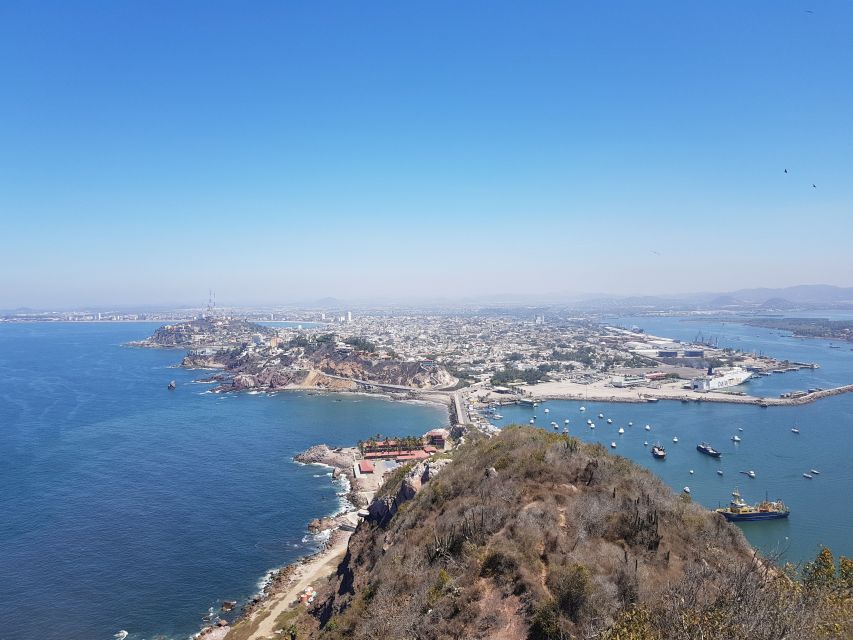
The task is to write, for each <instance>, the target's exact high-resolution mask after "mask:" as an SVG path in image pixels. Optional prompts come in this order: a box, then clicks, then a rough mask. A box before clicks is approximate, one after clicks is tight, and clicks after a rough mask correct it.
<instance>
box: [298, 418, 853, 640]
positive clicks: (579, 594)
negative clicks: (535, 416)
mask: <svg viewBox="0 0 853 640" xmlns="http://www.w3.org/2000/svg"><path fill="white" fill-rule="evenodd" d="M444 464H445V465H446V466H444V468H443V469H441V473H440V474H438V475H434V474H433V476H434V477H430V478H429V481H428V482H422V481H421V482H418V483H417V485H418V486H417V487H414V485H413V484H412V482H411V479H410V478H408V475H411V471H409V470H407V469H402V470H401V472H400V473H396V474H393V475H392V476H391V478H390V480H389V481H388V483H386V486H385V487H384V488H383V490H382V491H381V492H380V502H382V501H384V502H382V504H383V505H385V506H383V507H381V508H380V507H376V506H374V507H372V508H371V510H370V512H371V516H370V517H369V518H367V519H366V520H365V521H364V522H363V523H362V524H361V525H360V526H359V528H358V530H357V531H356V532H355V533H354V534H353V536H352V538H351V539H350V542H349V548H348V551H347V553H346V556H345V558H344V560H343V562H342V563H341V564H340V566H339V568H338V570H337V573H336V575H335V576H334V577H333V578H332V579H331V581H330V583H329V584H328V585H326V587H325V588H321V590H320V591H321V593H320V595H321V597H320V598H319V599H318V600H317V603H315V605H314V606H313V607H312V608H310V609H308V610H303V609H302V608H299V609H298V610H296V611H295V613H294V615H295V617H293V616H290V617H289V618H288V620H289V624H291V625H292V626H290V627H289V628H290V633H291V637H298V638H328V639H338V638H340V639H343V638H355V639H359V638H364V639H367V638H412V639H415V638H417V639H424V640H426V639H436V640H438V639H445V638H446V639H449V638H495V639H499V640H516V639H518V640H521V639H524V638H532V639H543V640H544V639H546V638H554V639H564V638H609V639H614V640H615V639H616V638H619V639H622V640H629V639H636V640H639V639H646V638H652V639H661V640H662V639H664V638H697V639H698V638H738V639H741V638H742V639H744V640H746V639H749V640H764V639H766V640H770V639H782V638H792V639H793V638H804V637H826V638H830V637H831V638H842V637H851V636H850V635H848V634H850V633H851V632H852V631H853V628H851V626H850V613H851V610H853V609H851V593H853V591H851V590H853V570H851V564H850V563H849V562H848V563H847V565H846V566H847V567H848V573H849V574H850V575H848V577H847V581H846V582H845V580H844V579H843V577H842V578H841V579H839V578H835V577H832V578H831V579H829V578H827V580H817V579H814V576H815V575H817V574H818V573H819V571H817V570H815V571H812V573H811V574H808V575H809V576H811V577H809V578H808V579H807V580H806V581H803V582H798V581H797V580H795V579H793V578H792V577H791V576H789V575H787V574H786V573H785V572H784V571H781V570H779V569H777V568H774V567H773V566H772V565H770V564H768V563H765V562H764V561H762V560H760V559H758V558H757V557H756V555H755V553H754V551H753V549H751V547H750V546H749V545H748V544H747V542H746V541H745V539H744V538H743V535H742V534H741V533H740V530H739V529H737V528H736V527H734V526H732V525H730V524H728V523H726V522H725V520H724V519H723V518H721V517H720V516H718V515H716V514H714V513H711V512H709V511H707V510H705V509H704V508H702V507H700V506H697V505H695V504H691V503H690V501H689V499H688V498H686V497H682V496H677V495H675V494H673V492H672V491H671V490H670V489H669V488H667V487H666V486H665V485H664V484H663V483H662V482H660V481H659V480H658V479H657V478H656V477H654V476H653V475H652V474H651V473H650V472H648V471H647V470H645V469H642V468H640V467H638V466H637V465H635V464H633V463H631V462H630V461H628V460H626V459H624V458H620V457H618V456H613V455H610V454H608V452H607V451H606V450H604V449H603V448H602V447H600V446H594V445H586V444H582V443H580V442H579V441H576V440H574V439H571V438H566V437H563V436H559V435H556V434H550V433H548V432H546V431H544V430H539V429H533V428H527V427H513V428H508V429H505V430H503V431H502V432H501V434H500V435H498V436H496V437H494V438H491V439H486V438H484V437H480V438H478V437H473V439H472V437H469V441H468V442H467V443H466V444H464V445H463V446H462V447H460V448H459V449H458V450H457V451H456V452H455V453H454V456H453V458H452V461H451V462H450V463H444ZM416 475H418V478H419V479H420V480H422V479H423V471H420V470H417V473H416ZM407 482H408V485H407V484H406V483H407ZM407 487H408V488H407ZM392 506H393V508H391V507H392ZM830 565H831V563H830ZM824 568H825V567H824ZM834 572H835V568H834V566H832V567H831V570H829V573H831V574H832V575H833V576H834V575H835V574H834ZM845 585H846V586H845Z"/></svg>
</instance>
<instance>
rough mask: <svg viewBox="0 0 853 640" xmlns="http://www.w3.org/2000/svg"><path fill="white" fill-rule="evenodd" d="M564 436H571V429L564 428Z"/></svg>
mask: <svg viewBox="0 0 853 640" xmlns="http://www.w3.org/2000/svg"><path fill="white" fill-rule="evenodd" d="M555 428H556V427H555ZM563 435H564V436H567V435H569V428H568V427H563Z"/></svg>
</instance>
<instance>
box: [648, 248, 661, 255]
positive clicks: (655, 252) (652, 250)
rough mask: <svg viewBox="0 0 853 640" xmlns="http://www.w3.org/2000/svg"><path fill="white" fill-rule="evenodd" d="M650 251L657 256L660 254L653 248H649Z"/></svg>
mask: <svg viewBox="0 0 853 640" xmlns="http://www.w3.org/2000/svg"><path fill="white" fill-rule="evenodd" d="M650 251H651V252H652V253H653V254H655V255H656V256H659V255H660V254H659V253H658V252H657V251H655V250H654V249H651V250H650Z"/></svg>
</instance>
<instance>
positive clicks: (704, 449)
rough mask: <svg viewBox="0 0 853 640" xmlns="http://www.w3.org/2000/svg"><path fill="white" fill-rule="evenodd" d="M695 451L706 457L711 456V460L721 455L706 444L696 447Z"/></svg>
mask: <svg viewBox="0 0 853 640" xmlns="http://www.w3.org/2000/svg"><path fill="white" fill-rule="evenodd" d="M696 451H698V452H699V453H704V454H705V455H706V456H711V457H712V458H719V457H720V456H721V455H723V454H721V453H720V452H719V451H717V450H716V449H715V448H714V447H712V446H711V445H709V444H708V443H707V442H702V443H700V444H697V445H696Z"/></svg>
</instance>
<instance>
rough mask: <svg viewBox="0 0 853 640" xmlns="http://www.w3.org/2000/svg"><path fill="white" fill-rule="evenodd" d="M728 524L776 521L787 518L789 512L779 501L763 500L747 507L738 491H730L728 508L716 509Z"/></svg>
mask: <svg viewBox="0 0 853 640" xmlns="http://www.w3.org/2000/svg"><path fill="white" fill-rule="evenodd" d="M717 513H719V514H721V515H722V516H723V517H724V518H725V519H726V520H728V521H729V522H743V521H748V520H777V519H779V518H787V517H788V516H789V515H790V513H791V510H790V509H789V508H788V507H786V506H785V503H784V502H782V501H781V500H773V501H771V500H767V499H765V500H763V501H761V502H759V503H758V504H756V505H754V506H750V505H748V504H747V503H746V502H745V501H744V499H743V498H741V495H740V491H738V490H737V489H735V490H734V491H732V501H731V502H730V503H729V506H728V507H725V508H722V509H717Z"/></svg>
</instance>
